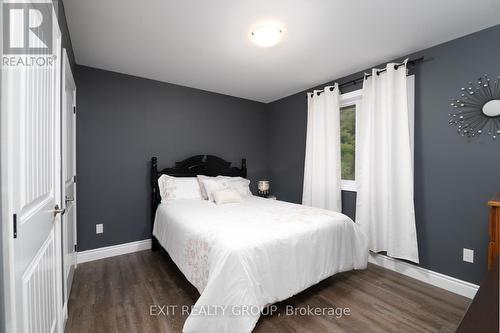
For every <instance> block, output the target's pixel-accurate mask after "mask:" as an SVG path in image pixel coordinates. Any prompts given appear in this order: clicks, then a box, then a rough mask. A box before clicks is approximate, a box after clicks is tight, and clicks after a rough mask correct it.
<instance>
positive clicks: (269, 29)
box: [250, 24, 283, 47]
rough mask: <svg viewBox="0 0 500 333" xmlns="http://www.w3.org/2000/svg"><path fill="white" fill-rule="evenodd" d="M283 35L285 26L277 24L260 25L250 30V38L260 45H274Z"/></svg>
mask: <svg viewBox="0 0 500 333" xmlns="http://www.w3.org/2000/svg"><path fill="white" fill-rule="evenodd" d="M282 37H283V28H281V27H280V26H278V25H275V24H264V25H259V26H257V27H256V28H255V29H253V30H252V31H251V32H250V39H251V40H252V42H254V43H255V44H257V45H258V46H260V47H271V46H274V45H276V44H278V43H279V42H280V41H281V38H282Z"/></svg>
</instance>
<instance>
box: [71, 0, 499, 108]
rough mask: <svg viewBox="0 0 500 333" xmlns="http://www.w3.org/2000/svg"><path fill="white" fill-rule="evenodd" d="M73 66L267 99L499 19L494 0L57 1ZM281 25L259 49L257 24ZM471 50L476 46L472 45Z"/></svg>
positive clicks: (452, 37) (319, 82)
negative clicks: (277, 39)
mask: <svg viewBox="0 0 500 333" xmlns="http://www.w3.org/2000/svg"><path fill="white" fill-rule="evenodd" d="M64 5H65V9H66V16H67V20H68V26H69V30H70V35H71V40H72V43H73V48H74V52H75V56H76V62H77V63H78V64H81V65H86V66H91V67H96V68H101V69H106V70H110V71H115V72H120V73H125V74H131V75H135V76H139V77H144V78H149V79H154V80H159V81H164V82H170V83H175V84H179V85H183V86H188V87H194V88H199V89H203V90H208V91H213V92H217V93H221V94H227V95H231V96H237V97H243V98H247V99H251V100H256V101H261V102H270V101H274V100H276V99H280V98H282V97H285V96H288V95H291V94H293V93H296V92H299V91H302V90H305V89H308V88H310V87H313V86H315V85H318V84H321V83H324V82H328V81H330V80H332V79H335V78H340V77H343V76H346V75H348V74H351V73H354V72H357V71H360V70H363V69H365V68H368V67H370V66H373V65H376V64H379V63H382V62H385V61H388V60H391V59H394V58H397V57H401V56H404V55H406V54H409V53H412V52H415V51H418V50H422V49H425V48H427V47H430V46H433V45H436V44H439V43H442V42H445V41H448V40H451V39H454V38H457V37H460V36H464V35H466V34H469V33H472V32H475V31H478V30H481V29H484V28H487V27H490V26H493V25H497V24H500V0H439V1H436V0H419V1H415V0H414V1H411V2H410V1H401V0H378V1H373V0H293V1H292V0H273V1H270V0H252V1H249V0H237V1H235V0H211V1H202V0H198V1H193V0H190V1H188V0H186V1H180V0H176V1H174V0H143V1H137V0H85V1H82V0H64ZM270 20H271V21H276V22H279V23H281V24H283V25H284V26H285V27H286V35H285V38H284V39H283V41H282V42H281V43H280V44H278V45H277V46H274V47H272V48H260V47H257V46H256V45H254V44H253V43H252V42H251V41H250V39H249V38H248V35H249V32H250V29H251V28H252V27H253V26H255V24H256V23H259V22H263V21H270ZM478 51H479V50H478Z"/></svg>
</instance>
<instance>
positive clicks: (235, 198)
mask: <svg viewBox="0 0 500 333" xmlns="http://www.w3.org/2000/svg"><path fill="white" fill-rule="evenodd" d="M213 196H214V201H215V203H216V204H217V205H221V204H225V203H235V202H241V195H240V194H239V193H238V191H236V190H231V189H227V190H218V191H215V192H213Z"/></svg>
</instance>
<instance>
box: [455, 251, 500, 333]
mask: <svg viewBox="0 0 500 333" xmlns="http://www.w3.org/2000/svg"><path fill="white" fill-rule="evenodd" d="M492 264H493V268H492V269H491V270H490V271H489V272H488V275H487V276H486V278H485V279H484V281H483V282H482V283H481V287H480V288H479V290H478V292H477V294H476V297H474V300H473V301H472V304H471V305H470V307H469V309H468V310H467V313H466V314H465V316H464V318H463V320H462V322H461V323H460V326H459V327H458V330H457V331H456V332H455V333H469V332H488V333H498V279H499V276H498V257H497V260H495V261H494V262H493V263H492Z"/></svg>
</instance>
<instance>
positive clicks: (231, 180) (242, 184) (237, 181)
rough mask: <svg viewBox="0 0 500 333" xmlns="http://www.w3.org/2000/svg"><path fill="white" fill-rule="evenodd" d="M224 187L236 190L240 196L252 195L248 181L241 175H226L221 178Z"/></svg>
mask: <svg viewBox="0 0 500 333" xmlns="http://www.w3.org/2000/svg"><path fill="white" fill-rule="evenodd" d="M221 181H222V182H223V184H224V187H226V188H229V189H232V190H235V191H237V192H238V193H239V194H240V195H241V196H242V197H248V196H250V195H252V192H250V181H249V180H248V179H245V178H242V177H227V178H225V179H222V180H221Z"/></svg>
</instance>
